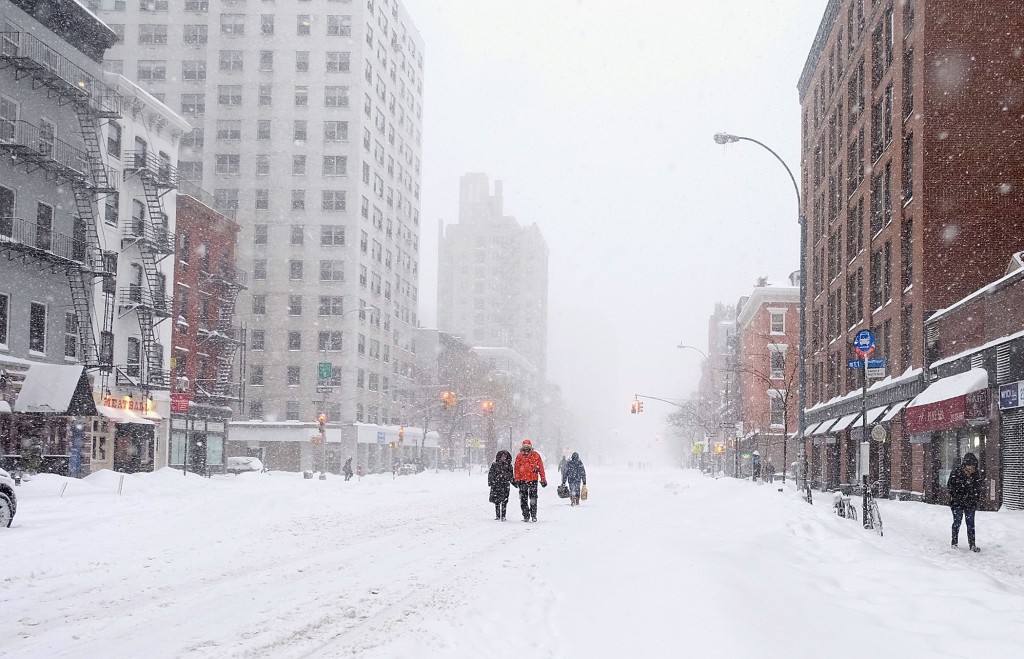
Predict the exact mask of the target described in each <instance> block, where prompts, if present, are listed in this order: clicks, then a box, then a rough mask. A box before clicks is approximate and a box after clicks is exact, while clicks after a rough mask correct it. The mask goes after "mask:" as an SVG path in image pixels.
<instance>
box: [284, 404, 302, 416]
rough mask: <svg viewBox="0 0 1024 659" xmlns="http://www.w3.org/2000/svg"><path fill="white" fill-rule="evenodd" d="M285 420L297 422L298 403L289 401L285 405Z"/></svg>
mask: <svg viewBox="0 0 1024 659" xmlns="http://www.w3.org/2000/svg"><path fill="white" fill-rule="evenodd" d="M284 415H285V420H286V421H298V420H299V401H297V400H290V401H287V402H286V403H285V413H284Z"/></svg>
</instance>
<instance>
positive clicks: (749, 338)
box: [734, 280, 800, 472]
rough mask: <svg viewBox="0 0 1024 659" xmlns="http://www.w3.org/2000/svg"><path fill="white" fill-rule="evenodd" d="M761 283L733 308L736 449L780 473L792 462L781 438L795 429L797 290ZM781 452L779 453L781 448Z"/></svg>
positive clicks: (791, 447)
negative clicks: (755, 455) (738, 432)
mask: <svg viewBox="0 0 1024 659" xmlns="http://www.w3.org/2000/svg"><path fill="white" fill-rule="evenodd" d="M791 284H792V285H791V286H771V285H768V284H767V283H766V282H764V281H763V280H762V281H761V282H759V285H758V286H757V287H756V288H755V289H754V290H753V291H752V292H751V293H750V295H747V296H745V297H743V298H741V299H740V301H739V302H738V303H737V304H736V356H735V360H734V369H735V372H736V377H737V394H738V395H737V401H736V416H737V420H738V421H739V422H741V423H742V437H743V442H742V446H741V449H742V450H743V451H744V452H745V453H747V452H753V451H758V453H759V454H760V456H761V462H762V464H764V465H767V464H769V463H771V464H772V465H773V466H774V467H775V469H776V471H779V472H781V471H782V469H783V468H784V466H785V465H786V464H787V463H792V462H793V461H795V459H796V445H795V444H793V443H791V444H790V445H788V446H787V445H786V437H787V436H788V435H789V434H791V433H793V432H794V431H795V430H796V422H797V404H798V386H797V385H798V382H797V361H798V356H799V350H800V308H799V302H800V288H799V284H798V282H791ZM784 449H785V450H784Z"/></svg>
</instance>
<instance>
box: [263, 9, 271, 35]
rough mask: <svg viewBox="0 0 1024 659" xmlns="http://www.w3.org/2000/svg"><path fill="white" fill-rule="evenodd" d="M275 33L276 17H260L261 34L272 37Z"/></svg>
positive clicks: (269, 15) (268, 15)
mask: <svg viewBox="0 0 1024 659" xmlns="http://www.w3.org/2000/svg"><path fill="white" fill-rule="evenodd" d="M273 33H274V15H273V14H262V15H260V34H265V35H271V34H273Z"/></svg>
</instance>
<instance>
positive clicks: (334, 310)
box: [318, 295, 343, 316]
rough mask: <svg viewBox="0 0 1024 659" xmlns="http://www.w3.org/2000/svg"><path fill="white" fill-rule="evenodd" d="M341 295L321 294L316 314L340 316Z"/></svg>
mask: <svg viewBox="0 0 1024 659" xmlns="http://www.w3.org/2000/svg"><path fill="white" fill-rule="evenodd" d="M342 309H343V305H342V296H340V295H321V296H320V308H319V311H318V314H319V315H321V316H340V315H341V314H342Z"/></svg>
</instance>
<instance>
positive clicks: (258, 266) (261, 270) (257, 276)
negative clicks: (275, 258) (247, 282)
mask: <svg viewBox="0 0 1024 659" xmlns="http://www.w3.org/2000/svg"><path fill="white" fill-rule="evenodd" d="M252 278H253V281H263V280H264V279H266V278H267V260H266V259H254V260H253V262H252Z"/></svg>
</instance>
